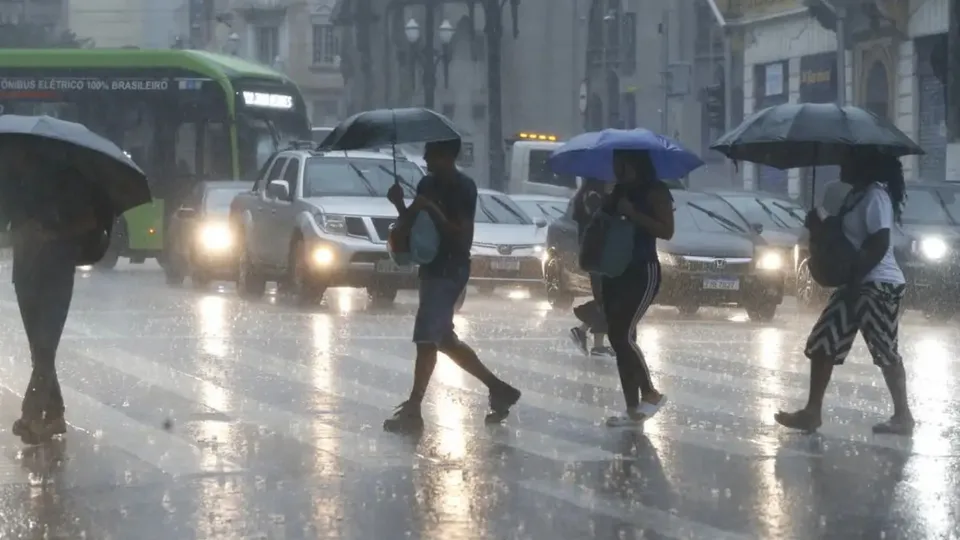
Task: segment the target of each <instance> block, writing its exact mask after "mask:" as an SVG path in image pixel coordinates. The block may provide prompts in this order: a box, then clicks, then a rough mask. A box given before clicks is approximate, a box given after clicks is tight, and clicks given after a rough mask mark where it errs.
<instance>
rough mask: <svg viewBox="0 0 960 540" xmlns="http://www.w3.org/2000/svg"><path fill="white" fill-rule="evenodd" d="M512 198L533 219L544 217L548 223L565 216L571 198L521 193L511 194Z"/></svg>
mask: <svg viewBox="0 0 960 540" xmlns="http://www.w3.org/2000/svg"><path fill="white" fill-rule="evenodd" d="M510 198H511V199H513V201H514V202H516V203H517V206H519V207H520V208H523V211H524V212H526V213H527V215H528V216H530V217H531V218H533V219H537V218H543V219H545V220H547V223H553V221H554V220H556V219H558V218H561V217H563V213H564V212H566V211H567V205H568V204H570V199H569V198H567V197H555V196H553V195H531V194H526V193H521V194H517V195H510Z"/></svg>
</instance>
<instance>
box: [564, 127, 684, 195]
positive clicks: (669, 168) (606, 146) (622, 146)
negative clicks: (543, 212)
mask: <svg viewBox="0 0 960 540" xmlns="http://www.w3.org/2000/svg"><path fill="white" fill-rule="evenodd" d="M614 150H642V151H646V152H649V153H650V159H651V160H652V161H653V166H654V167H655V168H656V170H657V176H658V177H660V178H661V179H676V178H682V177H684V176H686V175H688V174H690V172H691V171H694V170H696V169H697V168H698V167H700V166H702V165H703V160H702V159H700V157H699V156H697V155H696V154H694V153H693V152H691V151H689V150H687V149H686V148H684V147H682V146H680V144H679V143H677V142H676V141H673V140H671V139H669V138H667V137H664V136H663V135H660V134H658V133H654V132H652V131H650V130H649V129H642V128H640V129H629V130H627V129H605V130H603V131H592V132H588V133H581V134H580V135H577V136H576V137H574V138H572V139H570V140H569V141H567V142H566V143H565V144H564V145H563V146H561V147H560V148H557V149H556V150H554V151H553V155H552V156H550V159H549V161H548V164H549V165H550V168H551V169H552V170H553V172H555V173H557V174H567V175H572V176H582V177H591V178H599V179H601V180H607V181H610V182H612V181H614V180H616V178H615V177H614V174H613V151H614Z"/></svg>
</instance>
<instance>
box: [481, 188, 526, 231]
mask: <svg viewBox="0 0 960 540" xmlns="http://www.w3.org/2000/svg"><path fill="white" fill-rule="evenodd" d="M476 222H477V223H498V224H501V225H532V224H533V220H531V219H530V216H528V215H527V214H526V212H524V211H523V209H522V208H520V207H519V206H517V203H515V202H513V199H511V198H509V197H507V196H506V195H480V196H479V197H477V217H476Z"/></svg>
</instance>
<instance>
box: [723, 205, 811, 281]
mask: <svg viewBox="0 0 960 540" xmlns="http://www.w3.org/2000/svg"><path fill="white" fill-rule="evenodd" d="M713 193H715V194H717V195H719V196H720V197H721V198H723V200H725V201H727V202H728V203H730V206H732V207H733V208H734V210H736V211H737V213H739V214H740V215H741V216H743V219H744V220H746V221H747V222H748V223H750V225H751V226H752V227H753V229H754V230H755V231H756V232H758V233H759V234H760V236H762V237H763V239H764V240H766V241H767V243H768V244H769V245H770V246H772V247H776V248H778V249H781V250H782V251H783V253H784V255H785V256H786V258H787V261H788V267H787V274H786V277H787V290H790V291H792V290H794V284H795V280H796V268H797V264H798V263H799V261H797V260H796V258H797V255H796V250H795V248H796V246H797V244H798V242H799V241H800V240H801V239H802V238H803V237H804V233H805V229H804V228H803V220H804V218H805V217H806V214H807V211H806V210H804V209H803V207H802V206H800V205H798V204H797V203H795V202H793V201H791V200H789V199H784V198H781V197H777V196H776V195H771V194H769V193H763V192H757V191H714V192H713Z"/></svg>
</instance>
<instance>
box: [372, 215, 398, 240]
mask: <svg viewBox="0 0 960 540" xmlns="http://www.w3.org/2000/svg"><path fill="white" fill-rule="evenodd" d="M370 221H372V222H373V228H374V229H376V231H377V236H378V237H379V239H380V240H383V241H384V242H386V241H387V237H389V236H390V226H391V225H393V224H394V222H396V221H397V220H396V219H394V218H383V217H375V218H370Z"/></svg>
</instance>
